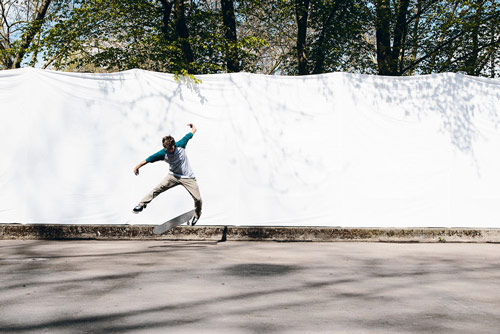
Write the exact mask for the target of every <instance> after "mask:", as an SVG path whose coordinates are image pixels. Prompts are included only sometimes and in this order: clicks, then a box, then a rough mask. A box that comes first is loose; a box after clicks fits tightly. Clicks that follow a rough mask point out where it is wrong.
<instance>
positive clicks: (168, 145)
mask: <svg viewBox="0 0 500 334" xmlns="http://www.w3.org/2000/svg"><path fill="white" fill-rule="evenodd" d="M162 143H163V147H164V148H165V149H166V150H167V151H168V152H170V153H172V152H173V151H174V150H175V139H174V137H172V136H165V137H163V140H162Z"/></svg>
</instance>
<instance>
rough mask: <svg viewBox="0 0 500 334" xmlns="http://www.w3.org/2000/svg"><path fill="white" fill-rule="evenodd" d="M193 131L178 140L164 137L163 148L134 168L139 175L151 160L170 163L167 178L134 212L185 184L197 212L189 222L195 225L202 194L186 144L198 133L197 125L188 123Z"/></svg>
mask: <svg viewBox="0 0 500 334" xmlns="http://www.w3.org/2000/svg"><path fill="white" fill-rule="evenodd" d="M188 126H189V127H190V128H191V132H190V133H188V134H186V135H185V136H184V137H183V138H182V139H181V140H179V141H178V142H176V141H175V139H174V138H173V137H172V136H166V137H163V140H162V143H163V147H164V148H163V149H162V150H160V151H158V152H156V153H155V154H153V155H151V156H149V157H148V158H147V159H146V160H144V161H142V162H141V163H139V164H138V165H137V166H136V167H135V168H134V173H135V175H139V168H141V167H142V166H144V165H145V164H147V163H150V162H156V161H160V160H163V161H165V162H166V163H168V164H169V173H168V176H167V177H166V178H164V179H163V181H161V183H160V184H159V185H157V186H156V187H155V188H154V189H153V190H152V191H151V192H150V193H149V194H147V195H146V197H144V198H143V199H142V200H141V201H140V202H139V204H137V206H136V207H135V208H134V213H139V212H141V211H142V210H143V209H145V208H146V206H147V205H148V204H149V202H151V201H152V200H153V199H154V198H155V197H156V196H158V195H159V194H161V193H162V192H164V191H165V190H167V189H170V188H172V187H175V186H178V185H179V184H180V185H182V186H184V188H186V190H187V191H188V192H189V194H190V195H191V196H192V197H193V200H194V207H195V213H194V216H193V219H192V220H191V221H190V222H189V223H188V224H189V225H194V224H196V222H197V221H198V219H200V216H201V196H200V189H199V188H198V183H197V182H196V178H195V177H194V173H193V171H192V169H191V166H190V165H189V160H188V157H187V155H186V145H187V143H188V141H189V140H190V139H191V138H193V135H194V134H195V133H196V127H195V126H194V125H193V124H188Z"/></svg>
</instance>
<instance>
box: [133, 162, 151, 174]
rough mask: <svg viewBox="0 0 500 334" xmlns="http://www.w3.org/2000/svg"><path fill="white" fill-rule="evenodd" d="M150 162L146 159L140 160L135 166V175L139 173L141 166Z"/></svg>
mask: <svg viewBox="0 0 500 334" xmlns="http://www.w3.org/2000/svg"><path fill="white" fill-rule="evenodd" d="M147 163H148V162H147V161H146V160H144V161H142V162H140V163H139V164H138V165H137V166H135V168H134V174H135V175H139V168H141V167H142V166H144V165H145V164H147Z"/></svg>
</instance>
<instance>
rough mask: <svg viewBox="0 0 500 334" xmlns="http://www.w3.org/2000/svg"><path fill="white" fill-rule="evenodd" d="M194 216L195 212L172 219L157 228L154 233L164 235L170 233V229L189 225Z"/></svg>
mask: <svg viewBox="0 0 500 334" xmlns="http://www.w3.org/2000/svg"><path fill="white" fill-rule="evenodd" d="M193 216H194V210H191V211H188V212H186V213H183V214H182V215H180V216H177V217H175V218H172V219H170V220H169V221H167V222H165V223H163V224H161V225H158V226H155V228H154V229H153V233H154V234H163V233H165V232H168V231H169V230H170V229H172V228H174V227H176V226H178V225H181V224H184V223H187V222H188V221H189V220H190V219H191V218H192V217H193Z"/></svg>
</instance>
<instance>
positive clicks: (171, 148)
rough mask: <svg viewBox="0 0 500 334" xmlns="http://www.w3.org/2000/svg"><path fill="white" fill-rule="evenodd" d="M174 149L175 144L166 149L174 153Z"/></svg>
mask: <svg viewBox="0 0 500 334" xmlns="http://www.w3.org/2000/svg"><path fill="white" fill-rule="evenodd" d="M174 151H175V145H174V146H170V147H169V148H168V149H167V152H168V153H174Z"/></svg>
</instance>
